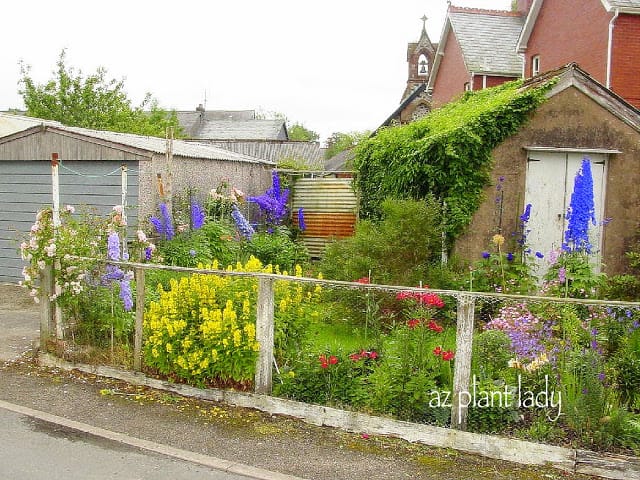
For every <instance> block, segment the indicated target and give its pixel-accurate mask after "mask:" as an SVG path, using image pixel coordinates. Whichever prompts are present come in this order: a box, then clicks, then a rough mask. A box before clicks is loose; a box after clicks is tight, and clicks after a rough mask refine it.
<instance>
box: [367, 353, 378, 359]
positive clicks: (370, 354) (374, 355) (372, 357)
mask: <svg viewBox="0 0 640 480" xmlns="http://www.w3.org/2000/svg"><path fill="white" fill-rule="evenodd" d="M369 358H370V359H372V360H375V359H376V358H378V352H369Z"/></svg>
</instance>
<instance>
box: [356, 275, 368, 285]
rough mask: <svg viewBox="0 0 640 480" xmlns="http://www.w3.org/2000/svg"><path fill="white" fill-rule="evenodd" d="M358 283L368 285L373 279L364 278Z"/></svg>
mask: <svg viewBox="0 0 640 480" xmlns="http://www.w3.org/2000/svg"><path fill="white" fill-rule="evenodd" d="M356 282H357V283H364V284H367V283H371V279H370V278H369V277H362V278H359V279H358V280H356Z"/></svg>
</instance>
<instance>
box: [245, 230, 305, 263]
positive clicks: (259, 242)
mask: <svg viewBox="0 0 640 480" xmlns="http://www.w3.org/2000/svg"><path fill="white" fill-rule="evenodd" d="M244 249H245V251H246V253H247V254H248V255H253V256H254V257H256V258H257V259H259V260H260V261H261V262H262V263H263V264H264V265H273V266H274V268H275V267H278V268H279V269H280V270H281V271H285V270H286V271H287V272H290V271H291V270H292V269H293V266H294V265H296V264H304V263H306V262H307V261H308V260H309V254H308V252H307V249H306V248H305V246H304V245H302V244H301V243H299V242H296V241H295V240H293V239H292V238H291V234H290V233H289V232H288V230H286V229H284V228H276V229H275V230H274V231H273V233H268V232H261V233H256V234H254V235H253V236H252V237H251V241H249V242H246V243H245V245H244Z"/></svg>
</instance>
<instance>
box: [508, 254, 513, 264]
mask: <svg viewBox="0 0 640 480" xmlns="http://www.w3.org/2000/svg"><path fill="white" fill-rule="evenodd" d="M507 261H508V262H513V253H511V252H509V253H507Z"/></svg>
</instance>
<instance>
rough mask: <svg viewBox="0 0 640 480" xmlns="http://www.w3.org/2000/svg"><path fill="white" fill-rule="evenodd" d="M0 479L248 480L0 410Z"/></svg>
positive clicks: (0, 408) (3, 409)
mask: <svg viewBox="0 0 640 480" xmlns="http://www.w3.org/2000/svg"><path fill="white" fill-rule="evenodd" d="M0 478H1V479H7V480H9V479H12V480H21V479H25V480H27V479H28V480H56V479H64V480H75V479H77V480H94V479H95V480H102V479H112V478H117V479H122V480H142V479H145V480H146V479H153V480H196V479H211V480H247V479H249V478H250V477H245V476H242V475H236V474H232V473H226V472H223V471H220V470H216V469H213V468H209V467H205V466H203V465H198V464H194V463H191V462H188V461H185V460H179V459H176V458H172V457H168V456H165V455H160V454H158V453H153V452H149V451H145V450H142V449H140V448H137V447H133V446H130V445H127V444H125V443H121V442H116V441H113V440H109V439H105V438H101V437H98V436H95V435H91V434H88V433H85V432H79V431H77V430H74V429H71V428H68V427H66V426H62V425H58V424H54V423H50V422H47V421H44V420H42V419H39V418H34V417H31V416H27V415H24V414H20V413H16V412H13V411H10V410H6V409H5V408H2V407H1V406H0Z"/></svg>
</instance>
